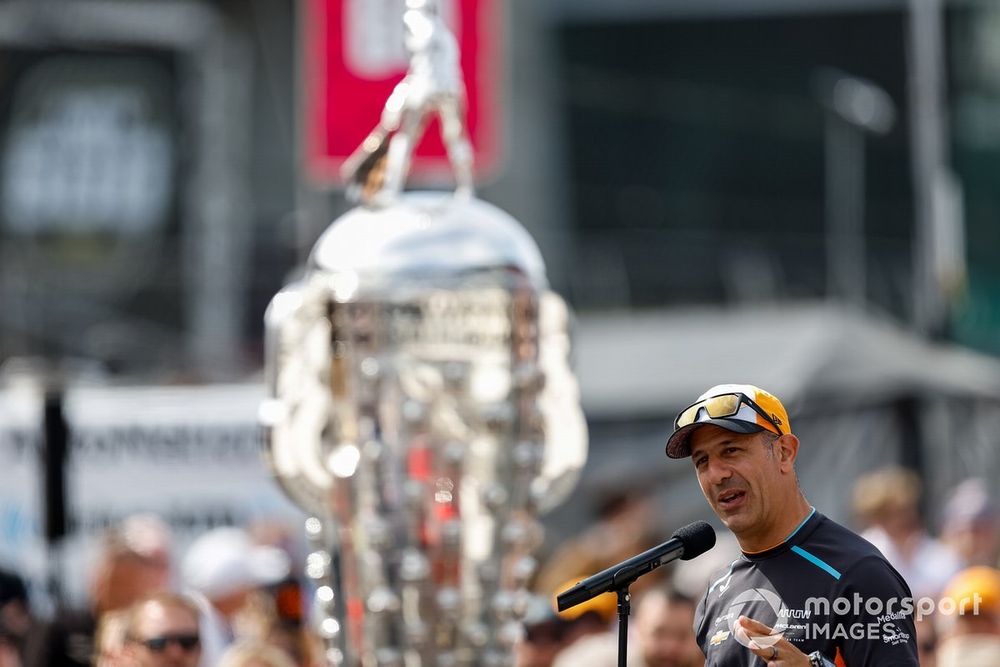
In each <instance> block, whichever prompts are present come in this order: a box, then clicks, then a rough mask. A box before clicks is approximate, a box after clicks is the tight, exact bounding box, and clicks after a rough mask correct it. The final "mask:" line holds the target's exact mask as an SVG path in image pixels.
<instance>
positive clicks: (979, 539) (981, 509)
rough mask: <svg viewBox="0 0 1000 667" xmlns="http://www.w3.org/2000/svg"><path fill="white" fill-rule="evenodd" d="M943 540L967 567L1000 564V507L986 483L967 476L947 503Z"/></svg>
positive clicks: (943, 522)
mask: <svg viewBox="0 0 1000 667" xmlns="http://www.w3.org/2000/svg"><path fill="white" fill-rule="evenodd" d="M942 525H943V526H944V531H943V534H942V536H941V538H942V540H943V541H944V542H945V544H947V545H948V546H949V547H950V548H951V549H952V551H954V552H955V553H956V554H957V555H958V557H959V558H961V560H962V563H963V564H964V565H965V566H966V567H971V566H973V565H988V566H990V567H993V566H996V565H997V560H998V558H1000V509H998V507H997V502H996V500H995V499H994V498H993V496H992V494H991V493H990V491H989V489H988V488H987V486H986V483H985V482H984V481H983V480H981V479H975V478H973V479H967V480H965V481H964V482H962V483H961V484H959V485H958V486H956V487H955V490H954V491H952V493H951V497H950V498H949V499H948V502H947V503H945V507H944V515H943V518H942Z"/></svg>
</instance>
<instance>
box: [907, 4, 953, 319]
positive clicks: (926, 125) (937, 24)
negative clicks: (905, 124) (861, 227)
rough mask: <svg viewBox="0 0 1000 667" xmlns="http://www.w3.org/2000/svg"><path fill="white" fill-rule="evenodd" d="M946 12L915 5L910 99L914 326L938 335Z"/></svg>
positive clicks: (911, 30) (912, 6) (943, 221)
mask: <svg viewBox="0 0 1000 667" xmlns="http://www.w3.org/2000/svg"><path fill="white" fill-rule="evenodd" d="M942 14H943V6H942V2H941V0H910V11H909V22H908V28H909V44H908V46H909V53H908V58H907V63H908V67H909V98H910V145H911V150H912V152H913V196H914V207H915V210H914V217H915V223H916V229H915V234H914V244H913V324H914V326H915V327H916V328H917V330H919V331H921V332H923V333H925V334H928V335H934V334H938V333H940V332H941V330H942V328H943V326H944V322H945V318H946V316H947V313H946V304H945V301H944V294H943V292H942V285H941V283H940V280H939V276H938V267H939V266H940V262H939V261H938V260H939V257H938V252H939V251H938V249H937V248H936V243H935V239H937V238H940V237H942V236H944V233H943V232H944V227H945V226H947V225H949V224H954V223H953V222H950V221H949V220H948V216H947V214H946V205H944V202H942V197H944V196H945V195H946V193H945V190H944V183H945V173H946V167H945V165H946V164H947V161H948V147H947V142H946V132H945V113H944V98H943V87H944V86H943V79H944V64H943V57H944V54H943V48H944V47H943V41H944V35H943V25H942V23H943V22H942Z"/></svg>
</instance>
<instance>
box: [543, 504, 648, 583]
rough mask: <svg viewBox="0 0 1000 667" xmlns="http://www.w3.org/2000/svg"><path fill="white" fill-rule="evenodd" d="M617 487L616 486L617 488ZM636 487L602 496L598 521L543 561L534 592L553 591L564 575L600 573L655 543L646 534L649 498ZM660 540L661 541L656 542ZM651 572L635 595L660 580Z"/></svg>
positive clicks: (598, 509) (640, 581)
mask: <svg viewBox="0 0 1000 667" xmlns="http://www.w3.org/2000/svg"><path fill="white" fill-rule="evenodd" d="M619 486H620V485H619ZM641 487H642V484H639V488H636V485H631V486H629V488H627V489H625V490H622V489H620V488H616V489H615V490H613V491H608V492H606V493H604V494H603V495H602V498H601V501H600V502H599V505H598V508H597V514H598V521H597V523H595V524H593V525H592V526H591V527H590V528H588V529H587V530H586V531H585V532H583V533H582V534H580V535H578V536H576V537H574V538H573V539H571V540H568V541H566V542H564V543H563V544H562V545H561V546H560V547H559V548H558V549H557V550H556V551H555V552H554V553H553V554H552V555H551V556H550V557H549V558H548V559H547V560H546V564H545V566H544V567H543V568H542V569H541V571H540V572H539V574H538V577H537V578H536V580H535V589H536V590H540V591H551V590H556V587H557V586H558V585H559V584H560V583H562V582H563V581H565V579H566V573H567V572H591V573H593V572H600V571H601V570H604V569H605V568H608V567H611V566H612V565H614V564H615V563H619V562H621V561H623V560H625V559H627V558H630V557H632V556H635V555H636V554H639V553H642V552H643V551H645V550H646V549H649V548H650V547H653V546H655V545H656V544H658V543H659V542H658V541H657V539H656V537H654V536H653V535H651V534H650V526H653V525H655V524H656V523H657V522H656V521H655V520H654V514H653V503H652V497H651V495H650V494H649V493H648V492H645V491H644V490H643V489H642V488H641ZM659 541H662V540H659ZM662 576H663V574H662V573H661V572H660V571H655V572H654V573H652V574H650V575H649V576H646V577H643V578H642V579H640V580H639V581H637V582H636V586H637V587H636V589H635V590H634V591H633V592H634V593H635V594H636V595H639V594H640V593H641V590H642V589H643V588H645V587H649V586H652V585H654V584H655V583H656V582H657V581H659V580H662Z"/></svg>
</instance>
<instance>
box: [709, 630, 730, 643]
mask: <svg viewBox="0 0 1000 667" xmlns="http://www.w3.org/2000/svg"><path fill="white" fill-rule="evenodd" d="M727 637H729V630H719V631H718V632H716V633H715V634H714V635H712V638H711V639H710V640H709V643H710V644H711V645H712V646H715V645H716V644H721V643H722V642H724V641H726V638H727Z"/></svg>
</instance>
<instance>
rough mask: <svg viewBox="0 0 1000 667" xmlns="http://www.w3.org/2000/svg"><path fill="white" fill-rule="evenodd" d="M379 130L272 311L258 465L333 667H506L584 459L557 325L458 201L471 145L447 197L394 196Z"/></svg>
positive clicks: (395, 163) (469, 201) (502, 228)
mask: <svg viewBox="0 0 1000 667" xmlns="http://www.w3.org/2000/svg"><path fill="white" fill-rule="evenodd" d="M410 2H411V4H412V3H415V5H414V6H416V7H418V9H419V12H421V16H422V17H423V18H427V17H428V16H430V17H431V18H433V15H432V14H427V12H428V11H429V10H428V7H430V6H431V5H430V4H429V3H427V2H426V0H421V1H420V2H418V1H417V0H410ZM411 11H417V10H414V9H411ZM409 13H410V12H408V14H409ZM411 23H413V24H414V25H417V24H419V22H411ZM408 25H409V24H408ZM413 71H414V70H413V69H412V68H411V73H412V72H413ZM404 82H405V80H404ZM411 85H412V82H411ZM394 95H395V94H394ZM436 99H438V98H435V97H434V96H433V95H432V96H430V97H426V98H425V99H424V102H427V100H430V102H427V105H426V106H422V107H415V108H416V109H417V111H416V112H415V113H417V114H418V115H417V116H416V118H417V120H418V121H419V120H421V118H420V115H421V114H423V113H425V112H427V111H434V110H435V109H437V110H440V108H441V107H440V106H436V105H437V102H435V100H436ZM391 101H392V100H390V102H391ZM438 101H440V100H438ZM446 101H447V100H446ZM454 102H455V100H454V99H452V100H450V102H449V104H448V105H446V107H447V108H446V110H448V109H450V111H454V109H455V108H456V107H455V104H454ZM403 106H404V108H405V104H404V105H403ZM450 111H449V112H450ZM411 121H412V119H411ZM407 124H408V123H407V122H406V121H404V122H402V123H400V124H399V125H398V126H396V127H389V128H388V130H393V129H398V128H402V129H401V130H400V133H401V134H405V132H406V127H407ZM410 125H412V126H413V127H418V126H421V127H422V125H423V123H422V122H417V123H415V124H414V123H413V122H411V123H410ZM459 130H461V128H459ZM449 133H450V134H449ZM388 135H389V131H387V128H386V127H382V128H377V130H376V131H375V132H373V135H372V136H373V137H374V138H375V140H374V141H372V142H369V141H366V144H365V145H364V146H363V150H362V152H361V155H360V158H359V159H358V160H357V161H355V163H354V166H353V169H354V171H355V174H360V175H361V177H362V178H366V177H367V175H368V174H377V173H379V172H380V171H383V172H385V173H387V178H385V180H383V181H381V184H379V183H375V185H374V186H372V184H371V183H367V184H364V183H363V184H362V186H363V187H362V188H361V189H362V191H365V190H366V189H367V191H368V192H369V194H370V196H367V197H366V199H367V201H366V203H365V204H363V205H361V206H359V207H357V208H355V209H353V210H351V211H350V212H348V213H347V214H345V215H344V216H342V217H341V218H340V219H339V220H337V221H335V222H334V223H333V224H332V225H331V226H330V228H329V229H327V231H326V232H325V233H324V234H323V236H322V237H321V238H320V239H319V241H318V242H317V244H316V246H315V248H314V249H313V252H312V255H311V257H310V260H309V266H308V267H307V271H306V273H305V276H304V277H303V278H302V280H300V281H299V282H297V283H295V284H293V285H290V286H288V287H287V288H285V289H284V290H282V291H281V292H280V293H278V294H277V295H276V296H275V297H274V299H273V300H272V302H271V305H270V306H269V308H268V311H267V313H266V315H265V324H266V348H267V349H266V357H267V359H266V365H267V382H268V390H269V396H270V398H269V399H268V400H267V401H266V402H265V403H264V405H262V407H261V418H262V421H263V423H264V425H265V427H266V437H267V458H268V461H269V464H270V465H271V467H272V470H273V471H274V474H275V477H276V479H277V480H278V482H279V483H280V484H281V485H282V487H283V488H284V490H285V491H286V493H287V494H288V495H289V496H290V497H291V498H292V499H293V500H294V501H295V502H296V503H297V504H298V505H299V506H301V507H303V508H304V509H305V510H306V511H307V512H309V513H310V515H311V517H312V518H310V519H309V520H308V522H307V526H306V528H307V533H308V535H309V537H310V540H311V543H312V545H313V552H312V553H311V554H310V556H309V557H308V561H307V566H306V569H307V575H308V576H309V577H310V578H311V579H312V580H313V582H314V583H315V585H316V594H315V608H314V610H313V611H314V613H313V623H314V626H315V629H316V631H317V632H318V633H319V635H320V637H322V639H323V641H324V642H325V647H326V657H327V662H328V663H329V664H333V665H347V666H348V667H355V666H363V667H377V666H388V665H398V666H400V667H402V666H404V665H405V666H406V667H418V666H420V667H430V666H438V665H440V666H448V665H463V666H465V665H470V666H471V665H486V666H493V665H510V664H512V663H513V658H512V648H513V645H514V643H515V642H516V641H517V640H518V638H519V636H520V632H521V628H520V624H519V619H520V617H521V615H522V614H523V612H524V607H525V605H526V603H527V599H528V593H527V590H526V585H527V583H528V581H529V579H530V578H531V576H532V574H533V573H534V571H535V565H536V563H535V561H534V559H533V558H532V552H533V550H534V549H535V548H536V547H537V546H538V545H539V543H540V541H541V539H542V531H541V527H540V525H539V523H538V522H537V519H536V517H537V516H538V515H539V514H540V513H541V512H544V511H545V510H547V509H548V508H550V507H552V506H554V505H555V504H557V503H559V502H560V501H561V500H562V499H564V498H565V496H566V495H567V494H568V492H569V491H570V490H571V488H572V487H573V485H574V484H575V482H576V479H577V476H578V473H579V471H580V469H581V468H582V466H583V463H584V461H585V459H586V449H587V434H586V426H585V422H584V419H583V414H582V411H581V408H580V401H579V391H578V388H577V384H576V381H575V378H574V377H573V375H572V373H571V371H570V368H569V337H568V333H567V319H568V314H567V309H566V306H565V304H564V302H563V301H562V300H561V299H560V298H559V297H558V296H557V295H556V294H554V293H552V292H551V291H549V289H548V285H547V281H546V277H545V268H544V264H543V262H542V259H541V256H540V254H539V252H538V248H537V246H536V245H535V243H534V241H533V240H532V239H531V237H530V236H529V235H528V234H527V232H525V230H524V229H523V228H522V227H521V225H520V224H518V223H517V222H516V221H515V220H514V219H513V218H511V217H510V216H509V215H507V214H506V213H504V212H503V211H501V210H500V209H498V208H496V207H494V206H491V205H490V204H487V203H485V202H483V201H481V200H478V199H476V198H475V197H474V196H472V195H471V187H469V186H470V183H471V176H470V174H469V173H468V172H467V170H466V169H467V161H466V160H465V156H466V155H467V148H468V146H467V144H463V146H464V148H463V147H462V146H459V150H455V151H452V152H451V153H452V155H453V156H459V158H460V159H459V160H457V161H456V176H457V181H458V184H459V192H458V193H436V194H435V193H426V192H425V193H402V192H400V190H401V183H402V182H403V181H404V180H405V170H406V165H407V164H408V157H409V156H408V151H409V146H412V145H413V144H414V143H415V137H414V136H403V137H402V138H400V136H399V135H396V136H394V137H392V139H391V143H388V144H387V143H386V142H387V137H388ZM445 135H446V136H445V139H446V141H457V142H459V143H460V144H462V142H465V141H466V140H465V139H464V135H463V134H462V132H461V131H459V132H458V134H456V133H455V130H454V128H452V129H451V130H449V129H448V128H445ZM370 138H371V137H370ZM397 139H401V141H402V142H403V143H402V144H397V143H396V141H397ZM397 145H404V147H405V148H404V149H402V151H400V150H396V148H395V147H396V146H397ZM369 158H371V159H369ZM380 160H381V162H379V161H380Z"/></svg>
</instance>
